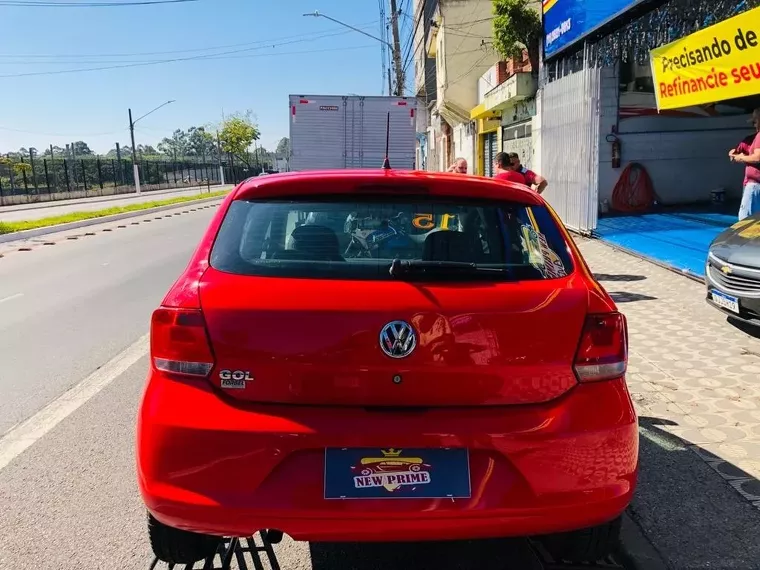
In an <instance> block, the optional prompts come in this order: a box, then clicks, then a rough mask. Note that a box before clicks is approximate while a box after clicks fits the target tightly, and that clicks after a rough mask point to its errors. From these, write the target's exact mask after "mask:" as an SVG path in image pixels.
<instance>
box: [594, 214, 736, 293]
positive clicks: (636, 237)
mask: <svg viewBox="0 0 760 570" xmlns="http://www.w3.org/2000/svg"><path fill="white" fill-rule="evenodd" d="M736 219H737V218H736V215H730V214H720V213H701V212H666V213H658V214H644V215H636V216H612V217H607V218H601V219H600V220H599V222H598V224H597V229H596V232H595V234H596V236H597V237H599V238H600V239H602V240H604V241H606V242H608V243H610V244H612V245H616V246H619V247H622V248H625V249H627V250H629V251H631V252H633V253H635V254H638V255H641V256H643V257H646V258H649V259H651V260H653V261H656V262H659V263H662V264H664V265H667V266H669V267H671V268H673V269H676V270H677V271H682V272H685V273H690V274H692V275H694V276H696V277H700V278H701V277H704V274H705V260H706V259H707V250H708V247H709V246H710V243H711V242H712V241H713V239H715V237H716V236H717V235H718V234H719V233H721V232H722V231H723V230H724V229H726V228H727V227H729V226H731V225H733V224H735V223H736Z"/></svg>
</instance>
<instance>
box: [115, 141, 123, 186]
mask: <svg viewBox="0 0 760 570" xmlns="http://www.w3.org/2000/svg"><path fill="white" fill-rule="evenodd" d="M116 164H118V165H119V174H118V176H117V175H116V173H115V172H114V173H113V176H114V178H117V179H118V181H119V184H124V170H123V169H122V167H121V166H122V165H121V147H120V146H119V143H116Z"/></svg>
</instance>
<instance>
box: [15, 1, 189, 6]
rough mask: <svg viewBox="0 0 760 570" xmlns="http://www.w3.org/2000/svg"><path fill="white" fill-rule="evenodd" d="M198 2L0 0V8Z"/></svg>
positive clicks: (183, 2) (149, 4) (182, 2)
mask: <svg viewBox="0 0 760 570" xmlns="http://www.w3.org/2000/svg"><path fill="white" fill-rule="evenodd" d="M198 1H199V0H140V1H130V2H41V1H40V2H35V1H33V0H31V1H26V2H22V1H21V0H0V6H12V7H14V8H118V7H123V6H151V5H155V4H185V3H188V2H198Z"/></svg>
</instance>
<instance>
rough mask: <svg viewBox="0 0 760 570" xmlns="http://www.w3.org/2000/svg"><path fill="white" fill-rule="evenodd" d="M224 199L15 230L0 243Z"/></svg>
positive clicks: (171, 205) (199, 200) (191, 202)
mask: <svg viewBox="0 0 760 570" xmlns="http://www.w3.org/2000/svg"><path fill="white" fill-rule="evenodd" d="M223 199H224V196H215V197H213V198H200V199H198V200H188V201H186V202H178V203H176V204H168V205H166V206H158V207H156V208H146V209H144V210H134V211H132V212H124V213H123V214H114V215H112V216H102V217H100V218H90V219H88V220H81V221H79V222H69V223H67V224H57V225H55V226H45V227H44V228H35V229H33V230H22V231H20V232H13V233H9V234H2V235H0V243H9V242H13V241H23V240H26V239H30V238H35V237H39V236H45V235H49V234H55V233H58V232H66V231H69V230H76V229H79V228H86V227H89V226H96V225H99V224H107V223H108V222H117V221H119V220H126V219H127V218H137V217H139V216H145V215H146V214H154V213H156V212H163V211H166V210H176V209H177V208H183V207H188V206H192V205H194V204H204V203H206V202H216V201H219V202H221V201H222V200H223Z"/></svg>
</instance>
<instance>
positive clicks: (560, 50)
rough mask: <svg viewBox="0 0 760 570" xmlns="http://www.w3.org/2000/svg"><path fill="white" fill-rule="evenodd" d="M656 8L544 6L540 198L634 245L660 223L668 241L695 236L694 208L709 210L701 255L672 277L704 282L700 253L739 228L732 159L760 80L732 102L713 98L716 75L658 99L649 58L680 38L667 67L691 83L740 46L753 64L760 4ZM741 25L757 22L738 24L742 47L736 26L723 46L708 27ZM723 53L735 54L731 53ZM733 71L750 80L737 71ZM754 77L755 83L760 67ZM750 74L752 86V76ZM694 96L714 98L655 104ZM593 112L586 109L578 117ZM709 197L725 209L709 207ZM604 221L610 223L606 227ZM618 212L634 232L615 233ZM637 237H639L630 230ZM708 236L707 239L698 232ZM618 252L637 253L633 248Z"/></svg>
mask: <svg viewBox="0 0 760 570" xmlns="http://www.w3.org/2000/svg"><path fill="white" fill-rule="evenodd" d="M656 4H657V5H656V7H654V8H653V7H652V3H651V2H645V3H642V2H638V1H635V0H612V1H609V2H604V3H601V2H593V1H591V0H545V1H544V31H545V53H544V67H543V69H542V89H541V94H540V97H539V103H538V107H539V108H538V111H539V114H540V117H541V119H540V120H541V142H540V144H541V156H542V165H541V168H542V174H543V175H544V176H545V177H546V178H547V179H548V180H549V184H550V185H549V189H548V190H547V192H546V193H545V195H546V197H547V198H548V199H549V200H550V201H551V202H552V204H553V205H554V206H555V209H557V211H558V213H559V214H560V216H561V217H562V218H563V220H566V223H567V224H568V225H569V226H570V227H572V228H573V229H577V230H579V231H582V232H584V233H592V232H599V233H605V232H608V234H615V235H622V234H625V235H626V236H634V237H635V236H639V235H641V233H642V232H648V231H649V230H648V229H642V228H644V225H642V224H643V222H645V221H647V220H649V219H653V220H654V219H657V220H658V224H659V226H658V228H659V230H657V231H660V232H661V234H662V235H663V236H664V235H666V234H667V233H668V232H670V235H671V236H672V235H676V234H678V231H676V232H675V234H674V233H673V231H674V228H675V229H676V230H679V229H683V230H684V235H686V234H688V235H690V236H693V235H694V229H693V228H691V226H689V227H687V225H688V224H689V223H691V220H692V219H693V218H695V217H697V218H698V217H700V216H701V214H700V213H699V211H700V209H703V210H706V211H707V214H706V216H707V217H702V218H700V220H701V221H700V223H701V224H702V225H701V229H699V228H698V229H699V230H700V232H701V233H700V235H702V234H704V235H703V236H702V237H700V238H699V243H700V245H699V247H696V246H695V245H694V244H693V243H692V244H691V246H690V247H691V248H692V251H696V253H695V254H693V256H692V257H691V258H689V260H687V261H684V260H681V261H678V264H679V267H680V266H683V267H684V268H686V267H688V269H689V270H693V271H694V272H701V266H702V265H703V261H704V259H703V254H704V253H705V252H703V251H702V250H701V249H700V248H701V247H702V246H704V247H705V248H706V244H707V243H709V241H710V239H711V237H714V236H713V234H714V233H715V231H718V230H719V229H720V227H721V226H722V225H728V224H730V223H731V222H730V220H732V219H733V220H735V219H736V218H735V211H734V210H735V205H732V204H733V202H735V201H736V200H737V199H738V198H739V195H740V192H741V185H742V172H741V169H740V168H737V167H736V165H735V164H732V163H731V162H730V161H729V160H728V157H727V155H728V151H729V150H730V149H731V148H734V147H735V146H736V145H737V144H738V143H739V142H740V141H741V140H742V139H743V138H744V137H746V136H747V135H749V134H751V127H750V126H749V125H748V123H747V119H748V117H749V112H750V111H751V109H752V108H753V107H757V106H760V97H758V95H757V94H758V93H760V80H758V81H757V82H756V84H755V85H756V87H752V88H748V89H747V90H745V91H743V92H742V93H741V94H737V97H736V98H730V99H725V98H723V97H722V96H720V95H718V91H720V88H719V86H718V85H717V83H715V81H717V82H720V81H721V78H720V76H718V77H717V78H715V81H713V79H712V78H709V77H707V76H706V77H704V84H705V89H704V90H703V89H702V88H701V85H700V84H699V82H697V83H696V84H694V85H693V84H692V83H691V82H690V81H689V82H682V81H681V79H682V78H681V79H679V78H676V77H672V76H670V77H668V78H667V80H666V81H664V91H662V88H663V81H659V80H658V78H657V75H658V69H657V68H654V72H655V73H654V74H653V65H652V59H651V58H650V53H651V52H652V50H658V49H665V48H664V46H667V45H668V44H672V42H675V41H677V40H679V39H684V41H683V42H682V43H681V44H679V45H677V51H678V52H679V53H678V54H675V55H674V54H673V53H671V56H670V58H671V59H670V62H671V64H672V69H681V70H682V71H683V72H684V73H683V75H684V76H687V77H689V78H693V77H695V76H694V75H693V72H694V71H695V70H696V69H698V68H699V65H701V64H700V62H699V60H700V59H702V60H703V62H705V61H706V62H707V63H709V64H710V65H709V67H708V69H707V72H708V73H707V75H709V71H710V68H712V67H713V66H717V67H720V65H721V64H720V62H719V60H723V62H724V63H728V60H729V57H735V56H736V55H737V50H739V48H738V47H735V45H736V44H735V43H734V42H735V41H739V43H740V44H741V45H742V47H743V49H741V50H740V51H742V52H744V53H743V54H742V56H741V57H743V58H747V61H750V62H760V51H758V52H756V53H755V56H754V57H750V51H751V48H750V45H749V42H747V41H746V40H747V37H746V34H747V32H748V31H752V32H754V33H755V34H757V36H758V37H760V29H757V28H758V24H757V23H756V22H758V21H760V15H758V16H755V15H754V13H749V11H750V10H753V9H754V8H757V7H758V6H760V0H746V1H745V0H669V1H667V2H659V3H656ZM742 15H744V16H743V19H744V20H746V21H752V22H755V23H754V24H753V25H751V26H745V27H746V28H747V29H746V30H744V33H743V35H742V38H740V39H739V40H737V39H736V36H737V35H738V32H739V29H740V28H741V29H744V28H742V25H737V26H734V25H733V24H734V22H733V21H732V23H731V24H730V25H729V27H731V28H732V33H731V34H728V32H727V31H726V32H724V33H723V35H726V37H717V35H720V34H717V31H719V29H720V28H719V27H718V28H712V27H713V26H716V25H717V26H720V24H721V22H726V21H727V20H729V19H731V18H734V17H739V18H740V19H741V18H742ZM738 21H739V20H736V22H738ZM727 25H728V24H727ZM706 28H711V32H710V34H709V36H710V37H709V41H708V42H707V44H706V45H701V43H704V42H701V43H700V41H699V40H698V37H699V36H698V35H695V33H698V32H699V31H700V30H704V29H706ZM733 28H736V29H733ZM712 30H716V34H717V35H716V34H713V33H712ZM726 30H728V28H726ZM713 36H715V38H717V43H715V42H714V39H715V38H714V37H713ZM750 37H753V36H752V35H750ZM753 41H754V39H753ZM692 43H694V45H693V46H692V45H691V44H692ZM697 43H700V45H699V46H697V45H696V44H697ZM759 43H760V42H759ZM726 46H728V48H727V47H726ZM732 46H734V47H732ZM697 48H699V52H700V53H697ZM726 49H731V50H732V51H733V55H731V56H729V55H727V54H726V53H725V51H726ZM754 49H758V48H754ZM684 50H685V51H684ZM666 51H667V50H666ZM655 53H657V52H655ZM690 54H691V55H690ZM682 56H683V57H682ZM692 56H693V60H692ZM708 58H709V60H708ZM660 65H661V66H662V62H660ZM734 67H736V66H734ZM672 69H671V71H672ZM687 70H688V71H687ZM659 71H662V70H661V69H660V70H659ZM736 71H737V73H738V74H739V77H740V79H741V81H742V82H745V81H746V80H745V79H744V78H743V77H742V73H744V72H742V69H741V65H739V66H738V68H737V70H736ZM757 71H758V75H760V67H758V70H757ZM725 73H726V77H725V78H724V80H725V81H726V83H729V82H731V81H734V80H735V79H736V78H735V77H733V76H732V73H731V70H730V69H729V70H726V71H725ZM746 74H749V75H748V77H749V78H752V71H751V68H750V66H747V71H746V73H745V75H746ZM671 75H672V74H671ZM710 84H713V85H714V86H713V87H710ZM745 87H747V86H746V85H745ZM694 89H696V90H697V91H702V92H703V93H708V92H709V93H711V94H712V95H711V96H710V97H708V98H706V99H704V98H703V99H694V98H692V99H688V98H685V99H684V98H681V99H680V101H679V102H678V103H677V104H672V105H662V102H663V101H665V100H668V99H670V100H672V99H675V98H677V97H678V96H679V94H680V93H683V92H684V91H685V90H688V91H689V94H691V92H692V91H693V90H694ZM739 95H740V96H739ZM658 99H659V101H660V103H661V104H660V106H659V109H658ZM589 108H591V109H592V110H593V111H592V112H587V111H585V109H589ZM567 123H572V125H571V127H570V128H566V126H567ZM585 133H592V134H591V136H586V134H585ZM568 149H573V151H572V152H567V150H568ZM563 151H564V153H563ZM716 196H718V197H720V200H722V201H723V205H724V206H722V207H721V206H720V204H713V203H712V200H713V199H714V197H716ZM732 208H733V209H732ZM600 212H601V214H602V217H601V218H599V214H600ZM608 212H609V213H615V214H617V215H616V217H615V218H608V217H605V216H604V214H606V213H608ZM695 212H696V213H695ZM645 213H652V214H656V215H660V214H662V215H663V216H666V217H665V218H655V217H651V218H650V217H649V216H645V217H643V218H642V217H641V216H640V214H645ZM625 214H629V215H635V216H638V217H637V218H636V223H635V224H634V223H633V221H631V225H630V226H627V227H625V228H623V227H622V226H620V224H622V223H624V222H625V219H626V218H625ZM615 224H617V226H615ZM610 225H612V226H615V227H610ZM676 226H678V227H676ZM634 227H636V228H637V231H631V230H632V228H634ZM704 228H708V229H709V230H710V231H706V230H705V231H702V230H703V229H704ZM653 232H654V230H653ZM655 233H656V232H654V233H652V234H649V237H651V236H652V235H654V234H655ZM703 242H705V243H703ZM618 245H623V246H625V247H628V248H633V249H635V247H634V245H632V244H631V243H625V244H623V243H621V244H618ZM685 247H686V246H685Z"/></svg>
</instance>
